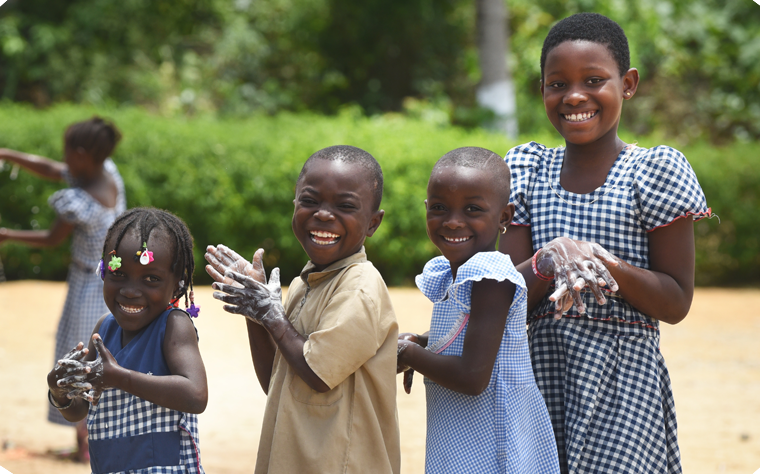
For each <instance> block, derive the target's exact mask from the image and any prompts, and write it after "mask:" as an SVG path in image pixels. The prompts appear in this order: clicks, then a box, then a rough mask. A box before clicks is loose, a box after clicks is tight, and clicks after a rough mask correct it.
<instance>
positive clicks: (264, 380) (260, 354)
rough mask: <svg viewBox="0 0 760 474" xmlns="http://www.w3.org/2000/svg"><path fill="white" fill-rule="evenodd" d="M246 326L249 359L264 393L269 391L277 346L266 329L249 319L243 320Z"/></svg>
mask: <svg viewBox="0 0 760 474" xmlns="http://www.w3.org/2000/svg"><path fill="white" fill-rule="evenodd" d="M245 324H246V327H247V328H248V344H249V345H250V347H251V360H252V361H253V369H254V370H255V371H256V378H258V379H259V385H261V389H262V390H263V391H264V393H266V394H268V393H269V381H270V380H271V379H272V366H273V365H274V354H275V352H276V350H277V347H276V345H275V343H274V341H273V340H272V337H271V336H270V335H269V333H268V332H267V330H266V329H264V327H263V326H261V325H260V324H257V323H255V322H253V321H251V320H250V319H246V320H245Z"/></svg>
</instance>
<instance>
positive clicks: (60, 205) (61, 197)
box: [48, 188, 98, 225]
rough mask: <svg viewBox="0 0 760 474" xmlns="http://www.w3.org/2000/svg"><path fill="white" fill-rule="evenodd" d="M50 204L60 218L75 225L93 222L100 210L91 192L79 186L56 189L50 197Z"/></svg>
mask: <svg viewBox="0 0 760 474" xmlns="http://www.w3.org/2000/svg"><path fill="white" fill-rule="evenodd" d="M48 204H49V205H50V207H52V208H53V210H54V211H55V213H56V214H58V217H59V218H60V219H62V220H64V221H66V222H68V223H70V224H74V225H85V224H88V223H89V222H92V220H93V218H94V216H95V213H96V212H97V211H98V209H97V208H96V206H95V205H94V202H93V200H92V199H91V198H90V196H89V194H87V193H86V192H85V191H83V190H81V189H79V188H67V189H61V190H60V191H56V192H55V193H53V195H52V196H50V198H48Z"/></svg>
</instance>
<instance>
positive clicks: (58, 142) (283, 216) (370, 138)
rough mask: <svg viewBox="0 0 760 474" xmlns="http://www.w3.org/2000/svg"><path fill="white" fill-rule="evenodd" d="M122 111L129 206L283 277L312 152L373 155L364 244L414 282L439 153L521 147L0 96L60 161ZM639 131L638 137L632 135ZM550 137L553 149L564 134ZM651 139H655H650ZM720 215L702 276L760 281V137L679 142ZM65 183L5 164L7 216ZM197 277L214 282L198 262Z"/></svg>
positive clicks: (1, 221) (31, 252)
mask: <svg viewBox="0 0 760 474" xmlns="http://www.w3.org/2000/svg"><path fill="white" fill-rule="evenodd" d="M96 113H97V114H99V115H102V116H107V117H109V118H111V119H113V120H114V121H115V122H116V124H117V126H118V127H119V128H120V129H121V131H122V133H123V135H124V139H123V141H122V143H121V144H120V145H119V146H118V148H117V150H116V152H115V154H114V161H115V162H116V164H117V165H118V166H119V170H120V171H121V174H122V176H123V178H124V181H125V183H126V189H127V200H128V205H129V207H134V206H155V207H159V208H163V209H168V210H170V211H171V212H173V213H175V214H177V215H178V216H180V217H181V218H182V219H184V220H185V222H187V224H188V226H189V227H190V230H191V232H192V234H193V236H194V238H195V243H196V250H195V255H196V261H197V262H196V263H197V264H198V265H199V267H202V263H203V251H204V249H205V246H206V245H208V244H218V243H224V244H226V245H229V246H230V247H232V248H234V249H236V250H238V251H239V252H241V254H243V255H244V256H247V257H250V256H251V255H252V254H253V252H254V251H255V250H256V249H257V248H259V247H262V248H264V249H265V250H266V254H265V263H266V265H267V267H268V268H270V269H271V268H272V267H274V266H279V267H280V268H281V270H282V274H283V281H285V282H288V281H289V279H291V278H293V277H295V276H297V275H298V273H299V271H300V270H301V268H302V267H303V265H304V263H305V262H306V260H307V257H306V255H305V253H304V252H303V250H302V249H301V247H300V245H299V243H298V241H297V240H296V239H295V237H294V236H293V233H292V231H291V228H290V220H291V216H292V213H293V204H292V200H293V197H294V195H293V193H294V186H295V181H296V178H297V176H298V173H299V172H300V169H301V166H302V165H303V162H304V161H305V160H306V158H308V157H309V156H310V155H311V154H312V153H313V152H314V151H316V150H318V149H320V148H324V147H326V146H330V145H335V144H348V145H354V146H358V147H360V148H363V149H365V150H367V151H369V152H370V153H372V154H373V155H374V156H375V157H376V158H377V159H378V161H379V162H380V164H381V166H382V167H383V172H384V174H385V193H384V197H383V203H382V206H381V207H382V208H383V209H385V211H386V217H385V219H384V221H383V224H382V225H381V226H380V229H379V230H378V232H377V233H376V234H375V235H374V236H373V237H372V238H370V239H368V240H367V244H366V245H367V252H368V254H369V258H370V259H371V260H372V262H373V263H374V264H375V266H377V267H378V268H379V270H380V271H381V272H382V274H383V276H384V277H385V279H386V281H387V282H388V284H389V285H399V284H411V283H412V279H413V277H414V275H416V274H417V273H419V272H420V271H421V269H422V267H423V265H424V264H425V262H426V261H427V260H429V259H430V258H432V257H433V256H435V255H436V254H437V250H436V249H435V247H434V246H433V245H432V244H431V243H430V241H429V240H428V238H427V235H426V232H425V210H424V204H423V200H424V199H425V186H426V184H427V178H428V176H429V173H430V170H431V168H432V166H433V163H434V162H435V161H436V160H437V159H438V158H439V157H440V156H442V155H443V154H444V153H446V152H447V151H449V150H451V149H454V148H457V147H460V146H472V145H474V146H481V147H484V148H488V149H491V150H493V151H495V152H497V153H500V154H504V153H506V151H507V150H508V149H509V148H510V147H511V146H513V145H515V144H516V143H514V142H510V141H508V140H507V139H505V138H504V137H502V136H499V135H496V134H492V133H488V132H484V131H478V130H476V131H466V130H463V129H460V128H456V127H448V126H444V127H441V126H436V125H434V124H431V123H427V122H424V121H420V120H414V119H409V118H404V117H401V116H398V115H384V116H380V117H372V118H366V117H363V116H361V114H359V113H356V112H355V111H353V110H352V109H346V110H345V111H344V112H343V113H342V114H340V115H338V116H335V117H324V116H317V115H310V114H298V115H294V114H280V115H277V116H274V117H271V116H254V117H250V118H247V119H244V120H232V119H228V120H224V119H217V118H213V117H197V118H192V119H187V118H172V119H167V118H162V117H158V116H155V115H151V114H149V113H147V112H145V111H143V110H140V109H136V108H123V109H109V110H103V109H97V110H96V109H93V108H88V107H82V106H73V105H59V106H56V107H53V108H50V109H48V110H45V111H39V110H34V109H31V108H27V107H23V106H19V105H15V104H9V103H5V104H2V105H0V123H2V124H3V126H2V128H1V129H0V147H6V148H13V149H19V150H23V151H26V152H30V153H36V154H39V155H43V156H48V157H52V158H57V159H60V157H61V155H62V149H63V143H62V136H63V131H64V129H65V127H66V126H67V125H68V124H69V123H71V122H75V121H79V120H83V119H86V118H87V117H89V116H91V115H93V114H96ZM626 139H628V137H626ZM539 141H542V142H544V143H547V144H551V145H556V144H559V143H561V140H560V139H559V137H556V136H555V137H541V139H540V140H539ZM640 144H641V145H642V146H653V145H654V144H656V143H654V142H653V143H648V144H645V143H642V141H641V140H640ZM682 151H684V153H686V156H687V157H688V158H689V160H690V161H691V163H692V165H693V166H694V169H695V170H696V172H697V175H698V176H699V178H700V182H701V183H702V186H703V187H704V189H705V193H706V195H707V198H708V204H709V205H710V206H711V207H712V208H713V211H714V212H715V213H717V214H718V215H720V217H721V224H720V225H718V222H717V220H716V219H714V220H712V221H707V222H706V221H703V222H702V223H699V224H697V226H696V231H695V232H696V234H697V278H698V283H700V284H710V285H716V284H735V283H740V282H742V283H746V282H754V283H757V282H760V272H758V268H760V265H758V264H759V263H760V262H759V261H758V253H759V252H758V235H757V234H758V233H757V230H756V227H757V226H755V225H754V223H753V222H752V220H751V219H752V218H753V217H754V211H756V210H757V209H758V208H760V206H759V204H760V203H759V202H758V196H757V192H756V190H757V189H759V188H760V172H758V171H757V170H756V169H755V168H754V167H751V163H753V162H754V161H756V152H755V153H754V154H753V145H751V144H748V145H740V144H737V145H733V146H731V147H727V148H721V149H717V148H711V147H709V146H707V145H704V146H698V147H690V148H688V149H684V150H682ZM61 187H62V185H61V184H60V183H49V182H46V181H43V180H41V179H38V178H36V177H34V176H32V175H30V174H29V173H27V172H25V171H23V170H22V171H19V172H18V174H17V175H16V176H14V175H13V173H12V172H11V167H10V166H9V164H8V163H6V164H5V165H4V167H3V169H2V170H0V225H1V226H6V227H10V228H24V229H29V228H43V229H44V228H47V227H48V226H49V225H50V224H51V222H52V220H53V219H54V217H55V215H54V213H53V212H52V210H51V209H50V208H49V207H48V206H47V202H46V200H47V197H48V196H49V195H50V194H51V193H52V192H54V191H55V190H57V189H60V188H61ZM68 258H69V257H68V247H67V245H62V246H60V247H58V248H55V249H34V248H29V247H25V246H21V245H15V244H4V245H2V246H0V259H2V262H3V264H4V266H5V273H6V275H7V277H8V278H9V279H22V278H37V279H63V278H65V275H66V266H67V263H68ZM195 278H196V280H197V281H198V282H199V283H200V282H208V281H210V279H209V278H208V277H207V275H206V274H205V272H203V271H202V270H199V271H198V272H196V275H195Z"/></svg>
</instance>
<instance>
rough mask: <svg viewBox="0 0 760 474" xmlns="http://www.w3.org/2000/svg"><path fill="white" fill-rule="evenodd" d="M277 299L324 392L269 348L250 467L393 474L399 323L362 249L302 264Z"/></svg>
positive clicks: (396, 459) (274, 470) (396, 451)
mask: <svg viewBox="0 0 760 474" xmlns="http://www.w3.org/2000/svg"><path fill="white" fill-rule="evenodd" d="M284 306H285V312H286V314H287V317H288V319H289V320H290V322H291V323H292V324H293V326H294V327H295V329H296V330H297V331H298V332H299V333H300V334H302V335H303V336H304V337H305V338H306V339H307V341H306V343H305V344H304V348H303V351H304V357H305V358H306V362H307V363H308V364H309V367H311V369H312V370H313V371H314V373H315V374H316V375H317V376H318V377H319V378H320V379H322V381H324V382H325V384H327V386H328V387H330V390H329V391H328V392H325V393H319V392H317V391H315V390H312V389H311V388H310V387H309V386H308V385H307V384H306V382H304V381H303V380H302V379H301V378H300V377H299V376H298V375H296V373H295V372H294V371H293V369H292V368H291V367H290V365H288V363H287V361H286V360H285V358H284V357H283V356H282V353H280V351H279V350H277V352H276V353H275V357H274V363H273V368H272V376H271V379H270V382H269V395H268V397H267V406H266V411H265V413H264V422H263V426H262V430H261V441H260V443H259V453H258V457H257V460H256V472H257V473H264V472H269V473H287V474H290V473H296V472H297V473H364V472H373V473H398V472H399V471H400V465H401V459H400V458H401V454H400V441H399V430H398V415H397V412H396V351H397V345H398V343H397V340H398V324H397V322H396V316H395V313H394V311H393V307H392V305H391V300H390V295H389V293H388V289H387V287H386V286H385V282H384V281H383V279H382V277H381V276H380V273H379V272H378V271H377V269H375V267H374V266H373V265H372V263H371V262H369V261H368V260H367V257H366V254H365V253H364V249H363V248H362V250H361V251H359V252H357V253H356V254H354V255H351V256H350V257H347V258H345V259H343V260H339V261H337V262H335V263H333V264H332V265H330V266H328V267H327V268H326V269H324V270H323V271H316V268H315V267H314V265H313V264H312V263H311V262H309V263H308V264H307V265H306V267H304V269H303V271H302V272H301V276H300V278H296V279H294V280H293V282H292V283H291V285H290V288H289V290H288V294H287V298H286V301H285V304H284Z"/></svg>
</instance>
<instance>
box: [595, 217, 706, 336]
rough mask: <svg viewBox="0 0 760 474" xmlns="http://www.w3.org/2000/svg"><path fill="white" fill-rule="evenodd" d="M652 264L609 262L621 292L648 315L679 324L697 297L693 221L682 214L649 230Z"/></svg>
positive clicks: (650, 261) (610, 269)
mask: <svg viewBox="0 0 760 474" xmlns="http://www.w3.org/2000/svg"><path fill="white" fill-rule="evenodd" d="M648 236H649V266H650V268H649V269H648V270H647V269H644V268H639V267H635V266H633V265H629V264H627V263H625V262H622V263H621V264H620V265H619V266H618V267H612V266H609V267H608V269H609V271H610V273H612V275H613V276H614V277H615V280H617V282H618V284H619V285H620V289H619V290H618V293H620V295H621V296H622V297H623V298H624V299H625V300H626V301H627V302H629V303H630V304H631V305H632V306H633V307H634V308H636V309H637V310H639V311H641V312H642V313H644V314H646V315H647V316H649V317H652V318H655V319H658V320H660V321H663V322H666V323H669V324H676V323H679V322H681V321H683V319H684V318H685V317H686V315H687V314H688V312H689V308H691V302H692V298H693V297H694V253H695V250H694V224H693V219H692V217H691V216H687V217H684V218H680V219H677V220H675V221H674V222H672V223H671V224H670V225H668V226H666V227H660V228H659V229H657V230H654V231H652V232H650V233H649V234H648Z"/></svg>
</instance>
